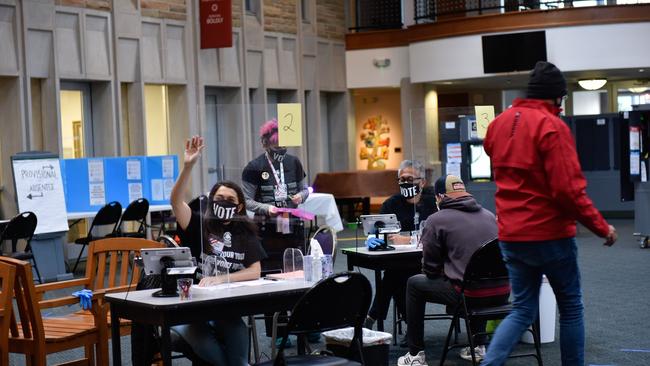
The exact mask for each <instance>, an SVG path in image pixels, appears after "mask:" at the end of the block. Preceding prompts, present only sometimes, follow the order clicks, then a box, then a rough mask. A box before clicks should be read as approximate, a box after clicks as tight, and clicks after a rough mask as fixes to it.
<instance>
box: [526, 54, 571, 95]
mask: <svg viewBox="0 0 650 366" xmlns="http://www.w3.org/2000/svg"><path fill="white" fill-rule="evenodd" d="M566 94H567V90H566V80H565V79H564V75H562V71H560V69H558V68H557V67H556V66H555V65H553V64H552V63H550V62H546V61H537V64H535V68H534V69H533V71H531V72H530V78H529V79H528V90H527V92H526V95H527V97H528V98H531V99H555V98H560V97H563V96H565V95H566Z"/></svg>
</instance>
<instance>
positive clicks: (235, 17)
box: [232, 0, 241, 28]
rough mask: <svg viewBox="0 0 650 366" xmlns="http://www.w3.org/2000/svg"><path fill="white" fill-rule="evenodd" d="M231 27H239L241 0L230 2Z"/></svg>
mask: <svg viewBox="0 0 650 366" xmlns="http://www.w3.org/2000/svg"><path fill="white" fill-rule="evenodd" d="M232 26H233V28H240V27H241V0H232Z"/></svg>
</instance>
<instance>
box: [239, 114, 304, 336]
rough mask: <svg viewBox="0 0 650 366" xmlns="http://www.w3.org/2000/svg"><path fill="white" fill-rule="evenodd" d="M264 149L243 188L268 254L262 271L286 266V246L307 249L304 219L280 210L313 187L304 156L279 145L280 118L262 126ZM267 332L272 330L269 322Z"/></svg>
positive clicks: (244, 175) (294, 203) (249, 167)
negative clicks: (303, 162)
mask: <svg viewBox="0 0 650 366" xmlns="http://www.w3.org/2000/svg"><path fill="white" fill-rule="evenodd" d="M260 142H261V143H262V147H263V148H264V150H265V151H264V153H263V154H261V155H260V156H258V157H257V158H255V159H253V160H252V161H250V162H249V163H248V165H246V167H245V168H244V171H243V172H242V188H243V189H244V195H245V196H246V207H247V208H248V210H250V211H253V212H254V213H255V221H256V222H257V223H258V225H259V234H260V236H261V237H262V246H263V247H264V250H265V251H266V253H267V255H268V257H267V258H266V259H265V260H263V261H262V272H265V271H267V272H268V271H274V270H278V269H280V270H281V269H282V259H283V255H284V250H285V249H287V248H299V249H301V250H303V249H304V246H305V230H304V224H303V222H302V220H301V219H299V218H295V217H290V215H289V214H287V213H282V214H280V213H279V212H278V208H284V207H288V208H295V207H297V206H298V205H299V204H301V203H302V202H304V201H305V200H306V199H307V196H309V190H308V189H307V183H306V181H305V177H306V174H305V171H304V170H303V167H302V164H301V163H300V160H299V159H298V158H297V157H295V156H293V155H290V154H287V149H286V147H282V146H278V121H277V120H276V119H272V120H270V121H266V122H265V123H264V124H263V125H262V127H261V128H260ZM267 334H269V335H270V334H271V329H270V326H269V324H267Z"/></svg>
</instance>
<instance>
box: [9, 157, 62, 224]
mask: <svg viewBox="0 0 650 366" xmlns="http://www.w3.org/2000/svg"><path fill="white" fill-rule="evenodd" d="M12 164H13V171H14V174H13V176H14V182H15V187H16V200H17V201H18V210H19V211H20V212H25V211H31V212H33V213H35V214H36V217H37V219H38V220H37V221H38V223H37V225H36V231H35V232H34V234H45V233H55V232H61V231H68V219H67V217H68V214H67V212H66V206H65V194H64V190H63V178H62V175H61V165H60V163H59V159H56V158H47V159H24V160H22V159H16V160H12Z"/></svg>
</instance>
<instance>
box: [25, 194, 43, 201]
mask: <svg viewBox="0 0 650 366" xmlns="http://www.w3.org/2000/svg"><path fill="white" fill-rule="evenodd" d="M35 197H43V192H41V195H40V196H37V195H35V194H31V193H30V194H28V195H27V198H29V199H30V200H31V199H32V198H35Z"/></svg>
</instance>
